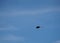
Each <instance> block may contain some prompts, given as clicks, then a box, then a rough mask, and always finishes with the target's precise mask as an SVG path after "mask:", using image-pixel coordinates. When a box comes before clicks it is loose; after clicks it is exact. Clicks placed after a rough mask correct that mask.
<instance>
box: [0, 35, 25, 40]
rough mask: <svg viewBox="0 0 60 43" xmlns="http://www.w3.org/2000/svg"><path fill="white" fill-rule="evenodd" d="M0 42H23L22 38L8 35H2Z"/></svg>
mask: <svg viewBox="0 0 60 43" xmlns="http://www.w3.org/2000/svg"><path fill="white" fill-rule="evenodd" d="M0 40H5V41H24V37H22V36H15V35H12V34H9V35H4V36H3V37H2V38H1V39H0Z"/></svg>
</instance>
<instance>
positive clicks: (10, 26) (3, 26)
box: [0, 25, 18, 31]
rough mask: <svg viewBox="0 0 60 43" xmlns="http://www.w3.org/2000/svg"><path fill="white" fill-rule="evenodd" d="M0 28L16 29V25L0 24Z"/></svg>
mask: <svg viewBox="0 0 60 43" xmlns="http://www.w3.org/2000/svg"><path fill="white" fill-rule="evenodd" d="M0 30H9V31H10V30H18V29H17V28H16V27H14V26H12V25H2V26H0Z"/></svg>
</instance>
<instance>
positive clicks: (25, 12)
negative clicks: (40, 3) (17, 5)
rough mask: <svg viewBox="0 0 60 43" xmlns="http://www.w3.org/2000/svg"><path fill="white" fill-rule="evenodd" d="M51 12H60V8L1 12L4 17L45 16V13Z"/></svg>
mask: <svg viewBox="0 0 60 43" xmlns="http://www.w3.org/2000/svg"><path fill="white" fill-rule="evenodd" d="M49 12H60V8H59V7H54V8H42V9H41V8H40V9H39V10H38V9H36V10H22V11H20V10H11V11H8V10H6V11H4V12H1V14H2V15H4V16H17V15H36V14H44V13H49Z"/></svg>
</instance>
